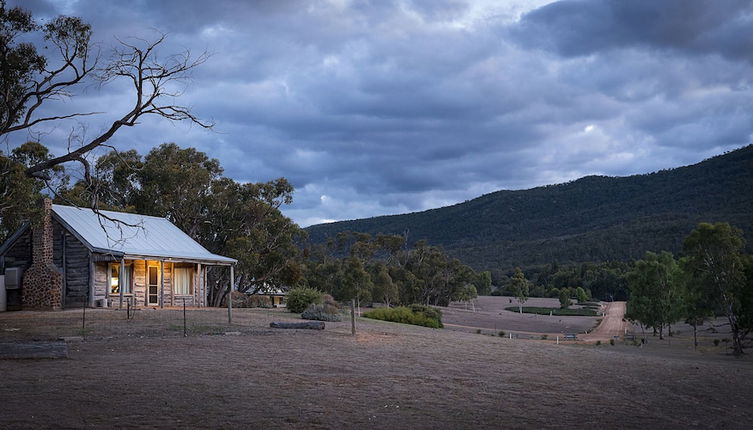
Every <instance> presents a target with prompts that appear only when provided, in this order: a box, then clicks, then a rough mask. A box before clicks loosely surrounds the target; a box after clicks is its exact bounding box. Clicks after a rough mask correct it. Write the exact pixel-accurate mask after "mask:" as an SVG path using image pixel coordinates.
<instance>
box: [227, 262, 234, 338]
mask: <svg viewBox="0 0 753 430" xmlns="http://www.w3.org/2000/svg"><path fill="white" fill-rule="evenodd" d="M234 283H235V266H234V265H232V264H231V265H230V285H228V291H227V323H228V324H232V323H233V284H234Z"/></svg>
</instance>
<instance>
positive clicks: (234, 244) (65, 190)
mask: <svg viewBox="0 0 753 430" xmlns="http://www.w3.org/2000/svg"><path fill="white" fill-rule="evenodd" d="M49 157H51V155H50V154H49V153H48V150H47V148H46V147H45V146H43V145H41V144H39V143H35V142H29V143H26V144H24V145H21V146H20V147H18V148H16V149H15V150H14V151H13V152H12V153H11V154H10V156H9V157H6V156H2V155H1V154H0V161H2V163H4V164H3V166H7V167H4V169H6V168H7V170H4V172H8V173H9V174H8V175H3V176H2V178H4V179H6V180H7V181H9V183H8V187H7V189H11V190H13V192H14V194H13V196H12V197H13V199H15V200H17V201H18V202H19V203H23V204H18V205H13V212H12V213H13V217H12V218H11V217H8V216H7V215H6V214H9V213H10V212H9V211H6V212H4V213H3V215H4V216H3V218H2V219H3V223H2V225H3V228H4V231H3V232H2V233H3V234H2V236H3V237H2V239H3V240H4V238H5V237H7V236H8V235H9V234H11V233H12V232H13V231H14V229H15V228H17V227H18V226H19V225H20V222H21V220H24V219H28V218H30V217H31V216H32V214H33V212H34V210H35V206H34V204H33V202H35V201H37V200H38V197H40V196H41V193H42V190H43V187H42V186H41V184H40V183H39V181H37V180H35V179H33V178H29V177H28V176H26V175H24V174H23V172H24V169H25V168H26V167H27V166H29V165H33V164H35V163H39V162H43V161H44V160H45V159H47V158H49ZM56 174H57V176H58V179H57V180H58V182H59V183H58V185H57V186H56V187H55V189H56V192H55V199H54V200H55V202H56V203H60V204H68V205H76V206H83V207H86V206H88V204H89V203H90V202H92V201H94V202H96V205H97V207H98V208H99V209H101V210H115V211H126V212H133V213H139V214H143V215H153V216H160V217H166V218H167V219H169V220H170V221H171V222H173V223H174V224H175V225H176V226H177V227H179V228H180V229H181V230H183V231H184V232H186V233H187V234H188V235H189V236H191V237H192V238H193V239H195V240H196V241H197V242H199V243H200V244H202V246H204V247H205V248H207V249H208V250H209V251H211V252H213V253H216V254H221V255H226V256H229V257H233V258H235V259H237V260H238V264H237V266H236V278H235V286H234V288H235V289H236V290H237V291H239V292H241V293H250V294H253V293H258V292H265V291H268V290H270V289H286V288H289V287H293V286H310V287H313V288H316V289H318V290H320V291H322V292H325V293H329V294H332V296H334V297H335V298H336V299H338V300H350V299H357V300H358V301H359V302H371V301H378V302H384V303H386V304H388V305H390V304H412V303H425V304H433V305H443V306H446V305H447V304H449V302H450V301H452V300H469V299H471V298H474V297H476V295H477V292H481V293H482V294H489V292H490V285H491V276H490V274H489V273H488V272H483V273H476V272H475V271H474V270H473V269H471V268H470V267H468V266H466V265H464V264H462V263H461V262H460V261H459V260H458V259H455V258H451V257H449V256H448V255H447V254H445V253H444V252H443V251H442V250H441V249H440V248H438V247H435V246H430V245H429V244H427V243H426V242H419V243H417V244H415V246H413V247H411V248H408V247H407V244H406V240H405V238H404V237H403V236H399V235H377V236H374V237H371V236H370V235H367V234H357V233H350V232H348V233H342V234H340V235H338V237H337V240H334V241H332V242H331V243H329V244H327V245H312V244H308V243H307V242H306V233H305V231H303V230H302V229H301V228H299V227H298V225H296V224H295V223H294V222H293V221H292V220H290V219H289V218H287V217H285V216H284V215H283V214H282V212H281V211H280V208H281V206H283V205H286V204H290V203H291V202H292V195H293V187H292V185H291V184H290V183H289V182H288V181H287V180H285V179H284V178H279V179H276V180H273V181H269V182H261V183H239V182H237V181H235V180H233V179H230V178H227V177H224V176H223V169H222V167H221V165H220V163H219V161H218V160H216V159H213V158H210V157H208V156H207V155H206V154H205V153H203V152H201V151H198V150H196V149H195V148H180V147H179V146H178V145H176V144H174V143H165V144H162V145H160V146H158V147H156V148H154V149H152V150H151V151H150V152H149V153H148V154H146V155H143V156H142V155H141V154H138V153H137V151H135V150H130V151H125V152H118V151H112V152H110V153H107V154H105V155H103V156H101V157H99V158H98V159H97V161H96V163H94V166H93V170H92V177H91V178H90V179H89V180H86V181H84V180H80V181H76V182H74V183H70V182H71V181H70V178H69V177H68V176H67V174H66V172H65V169H64V167H63V166H58V167H57V168H56ZM3 201H4V202H5V201H7V200H6V199H3ZM11 220H16V222H10V221H11ZM208 281H209V286H210V288H209V297H208V303H210V304H211V305H215V306H217V305H220V304H221V303H222V302H223V300H225V296H226V294H227V285H228V282H229V279H228V274H227V271H226V270H212V269H210V270H209V273H208Z"/></svg>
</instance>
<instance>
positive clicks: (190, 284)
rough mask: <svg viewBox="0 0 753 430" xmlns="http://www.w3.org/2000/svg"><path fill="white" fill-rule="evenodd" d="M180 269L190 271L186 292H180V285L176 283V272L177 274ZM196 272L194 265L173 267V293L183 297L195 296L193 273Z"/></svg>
mask: <svg viewBox="0 0 753 430" xmlns="http://www.w3.org/2000/svg"><path fill="white" fill-rule="evenodd" d="M178 270H181V271H183V270H185V271H186V272H188V276H187V279H188V286H187V289H186V292H185V293H184V292H178V285H177V283H176V280H177V276H176V274H177V272H178ZM194 273H195V271H194V268H193V266H175V267H173V273H172V287H173V295H174V296H175V297H178V296H181V297H188V296H193V294H194V291H193V290H194V285H193V275H194Z"/></svg>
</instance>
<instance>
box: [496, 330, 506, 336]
mask: <svg viewBox="0 0 753 430" xmlns="http://www.w3.org/2000/svg"><path fill="white" fill-rule="evenodd" d="M497 334H498V335H499V337H505V335H506V334H507V333H505V331H504V330H500V331H499V333H497Z"/></svg>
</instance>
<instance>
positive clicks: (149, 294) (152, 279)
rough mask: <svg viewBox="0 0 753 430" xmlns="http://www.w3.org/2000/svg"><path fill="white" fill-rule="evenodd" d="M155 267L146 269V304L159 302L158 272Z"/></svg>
mask: <svg viewBox="0 0 753 430" xmlns="http://www.w3.org/2000/svg"><path fill="white" fill-rule="evenodd" d="M157 269H158V268H157V267H154V266H151V267H149V268H148V269H147V272H148V273H147V285H146V304H147V306H151V305H155V306H156V305H158V304H159V272H158V271H157Z"/></svg>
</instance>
